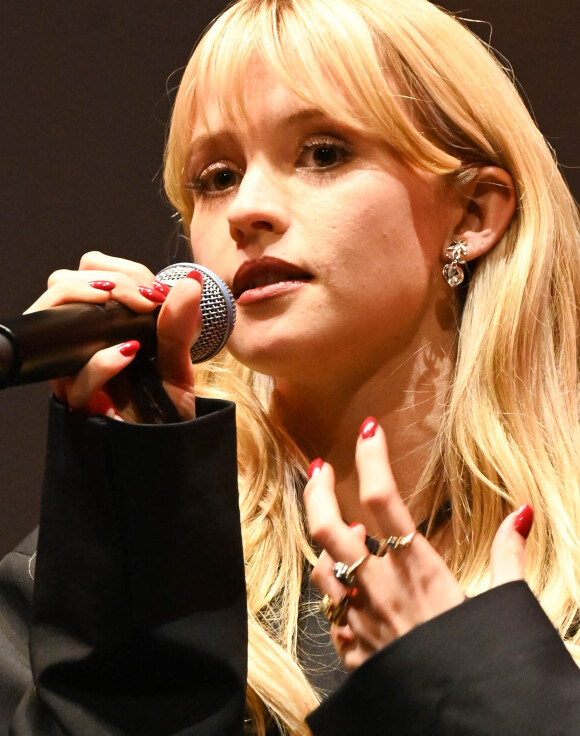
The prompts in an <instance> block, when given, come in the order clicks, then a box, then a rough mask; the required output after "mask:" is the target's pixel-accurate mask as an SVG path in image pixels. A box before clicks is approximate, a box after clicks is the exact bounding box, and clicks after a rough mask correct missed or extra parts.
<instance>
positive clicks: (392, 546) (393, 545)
mask: <svg viewBox="0 0 580 736" xmlns="http://www.w3.org/2000/svg"><path fill="white" fill-rule="evenodd" d="M415 534H417V530H416V529H415V531H413V532H411V533H410V534H407V535H406V536H404V537H387V538H386V539H381V541H380V542H379V548H378V550H377V556H378V557H384V555H386V554H387V552H388V551H389V550H393V551H395V550H397V549H405V548H406V547H409V546H410V544H411V542H412V541H413V537H414V536H415Z"/></svg>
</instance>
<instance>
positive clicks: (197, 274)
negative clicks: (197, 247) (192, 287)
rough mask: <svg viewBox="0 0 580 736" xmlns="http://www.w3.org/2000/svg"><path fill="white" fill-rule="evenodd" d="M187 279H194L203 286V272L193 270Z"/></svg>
mask: <svg viewBox="0 0 580 736" xmlns="http://www.w3.org/2000/svg"><path fill="white" fill-rule="evenodd" d="M187 278H188V279H193V280H194V281H197V282H198V283H199V284H201V285H202V286H203V274H202V273H201V271H196V270H195V269H193V270H191V271H190V272H189V273H188V274H187Z"/></svg>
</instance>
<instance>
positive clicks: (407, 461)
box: [276, 336, 454, 535]
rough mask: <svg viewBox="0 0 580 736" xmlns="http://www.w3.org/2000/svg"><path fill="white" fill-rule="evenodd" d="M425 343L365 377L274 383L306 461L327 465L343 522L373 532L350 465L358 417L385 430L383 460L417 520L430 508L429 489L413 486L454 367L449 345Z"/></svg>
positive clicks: (282, 412)
mask: <svg viewBox="0 0 580 736" xmlns="http://www.w3.org/2000/svg"><path fill="white" fill-rule="evenodd" d="M432 345H433V343H427V344H425V345H422V346H420V347H417V346H416V345H415V346H410V347H409V349H408V350H407V351H406V353H405V354H404V355H398V356H396V358H393V359H392V360H387V361H385V362H384V363H383V364H382V365H381V366H380V367H379V369H378V370H376V371H375V372H374V373H373V374H372V375H371V376H367V377H364V378H362V379H361V378H359V379H358V380H356V381H352V380H348V379H345V380H340V376H337V375H336V373H335V372H332V373H331V374H330V375H332V380H329V381H326V382H323V381H320V382H318V384H317V385H313V382H308V381H306V382H304V383H301V384H298V383H288V382H284V381H277V383H276V403H277V407H278V411H279V413H280V416H281V419H282V421H283V423H284V425H285V426H286V428H287V429H288V430H289V432H290V433H291V434H292V436H293V437H294V438H295V440H296V441H297V442H298V444H299V445H300V447H301V448H302V450H303V451H304V453H305V454H306V455H307V456H308V457H309V458H311V459H312V458H315V457H322V458H323V459H324V460H326V461H327V462H329V463H331V465H332V466H333V468H334V472H335V476H336V486H335V491H336V496H337V500H338V503H339V506H340V508H341V512H342V515H343V518H344V519H345V521H347V522H349V523H350V522H353V521H359V522H362V523H363V524H365V526H366V528H367V533H368V534H371V535H374V534H378V533H379V530H378V529H376V528H375V522H374V520H373V519H372V518H369V517H367V515H366V513H365V512H364V510H363V509H362V508H361V506H360V503H359V500H358V479H357V473H356V468H355V464H354V452H355V445H356V441H357V437H358V433H359V429H360V425H361V422H362V421H363V420H364V419H365V418H366V417H367V416H369V415H372V416H374V417H375V418H376V419H377V420H378V422H379V424H380V425H381V427H382V428H383V430H384V431H385V434H386V437H387V442H388V448H389V459H390V463H391V467H392V470H393V474H394V477H395V480H396V482H397V487H398V490H399V492H400V494H401V496H402V497H403V499H404V500H405V501H406V502H407V504H408V506H409V508H410V510H411V513H412V514H413V516H414V518H415V522H416V523H419V522H421V521H422V520H423V519H424V518H425V516H426V515H427V514H428V513H429V510H430V508H431V504H432V501H433V494H434V493H435V489H430V490H429V491H428V492H425V493H422V494H417V493H415V490H416V489H417V487H418V482H419V479H420V477H421V474H422V472H423V470H424V468H425V465H426V463H427V460H428V458H429V455H430V453H431V451H432V448H433V442H434V439H435V436H436V433H437V430H438V427H439V424H440V421H441V412H442V407H443V406H444V404H445V393H446V391H447V386H448V383H449V379H450V375H451V371H452V369H453V355H454V347H453V340H452V337H451V336H450V339H449V340H448V344H446V345H444V346H443V345H442V344H441V343H440V342H439V343H438V345H437V350H435V349H434V348H433V346H432Z"/></svg>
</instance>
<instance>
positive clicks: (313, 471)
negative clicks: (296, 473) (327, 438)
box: [308, 457, 324, 480]
mask: <svg viewBox="0 0 580 736" xmlns="http://www.w3.org/2000/svg"><path fill="white" fill-rule="evenodd" d="M323 465H324V460H323V459H322V458H320V457H317V458H316V460H313V461H312V462H311V463H310V467H309V468H308V480H310V479H311V478H314V476H316V475H318V473H320V471H321V470H322V466H323Z"/></svg>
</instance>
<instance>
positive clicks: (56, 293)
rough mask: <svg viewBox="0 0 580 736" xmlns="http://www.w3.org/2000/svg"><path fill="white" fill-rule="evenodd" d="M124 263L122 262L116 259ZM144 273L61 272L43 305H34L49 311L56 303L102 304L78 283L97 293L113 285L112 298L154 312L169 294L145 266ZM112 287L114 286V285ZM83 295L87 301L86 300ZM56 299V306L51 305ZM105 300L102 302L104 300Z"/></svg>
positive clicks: (51, 283) (51, 278) (53, 279)
mask: <svg viewBox="0 0 580 736" xmlns="http://www.w3.org/2000/svg"><path fill="white" fill-rule="evenodd" d="M115 260H122V259H115ZM142 270H143V272H142V273H137V271H136V270H135V269H134V270H133V273H132V274H128V273H124V272H122V271H112V270H111V271H105V270H94V269H91V270H89V269H85V270H82V271H70V270H67V269H60V270H59V271H55V272H54V273H52V274H51V275H50V276H49V279H48V291H47V292H45V294H44V295H43V296H42V297H41V299H42V300H43V301H42V302H41V304H40V306H39V305H38V304H35V305H34V306H35V307H36V308H37V309H38V308H42V309H45V308H47V307H50V306H55V304H58V303H60V304H65V303H70V302H73V301H91V302H95V301H99V299H97V298H96V297H95V296H94V293H92V292H90V291H87V292H86V293H84V294H83V292H79V289H80V288H81V287H79V286H78V284H82V283H88V284H89V286H90V287H92V288H93V290H94V291H95V292H98V291H102V290H103V288H102V287H103V284H107V283H108V284H109V288H106V287H105V289H104V291H106V292H108V293H109V298H113V299H115V301H118V302H120V303H122V304H124V305H125V306H126V307H129V309H132V310H133V311H135V312H147V311H150V310H152V309H154V308H155V307H156V306H158V305H159V304H162V303H163V302H164V301H165V297H166V293H167V291H168V289H167V290H165V289H164V287H163V286H162V285H160V286H159V287H158V286H156V285H157V283H158V282H156V280H155V278H154V277H153V274H152V273H151V272H150V271H149V270H148V269H146V268H145V267H143V269H142ZM111 284H112V286H111ZM83 296H84V297H85V298H83ZM47 299H48V300H52V303H47ZM100 301H102V299H101V300H100Z"/></svg>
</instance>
